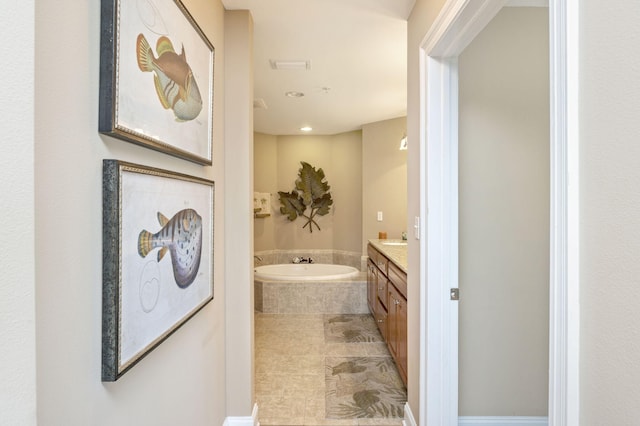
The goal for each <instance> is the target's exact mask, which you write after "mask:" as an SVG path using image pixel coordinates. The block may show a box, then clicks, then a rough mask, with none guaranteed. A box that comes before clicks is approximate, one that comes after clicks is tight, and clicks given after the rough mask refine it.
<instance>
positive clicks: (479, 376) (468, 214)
mask: <svg viewBox="0 0 640 426" xmlns="http://www.w3.org/2000/svg"><path fill="white" fill-rule="evenodd" d="M548 45H549V37H548V13H547V9H546V8H525V7H507V8H504V9H502V10H501V11H500V12H499V13H498V15H497V16H496V17H495V18H494V19H493V20H492V21H491V22H490V23H489V24H488V25H487V27H486V28H485V29H484V30H483V31H482V32H481V33H480V34H479V35H478V36H477V37H476V38H475V40H474V41H473V42H472V43H471V44H470V45H469V46H468V47H467V48H466V49H465V51H464V52H463V53H462V54H461V55H460V57H459V60H458V64H459V71H458V75H459V129H458V131H459V145H458V155H459V185H458V186H459V287H460V293H461V295H462V297H461V300H460V303H459V349H458V350H459V366H458V368H459V409H458V412H459V413H460V415H462V416H510V415H518V416H545V415H546V414H547V397H548V379H547V377H548V368H549V362H548V358H549V344H548V342H549V333H548V329H549V296H548V295H549V77H548V76H549V60H548V58H549V48H548Z"/></svg>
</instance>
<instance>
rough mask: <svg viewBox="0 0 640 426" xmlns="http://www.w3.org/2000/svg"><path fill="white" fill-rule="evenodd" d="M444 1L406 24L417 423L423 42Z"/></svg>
mask: <svg viewBox="0 0 640 426" xmlns="http://www.w3.org/2000/svg"><path fill="white" fill-rule="evenodd" d="M444 3H445V0H416V2H415V5H414V7H413V9H412V10H411V15H410V16H409V22H408V25H407V137H408V139H409V147H408V150H407V224H408V225H407V226H408V227H410V228H409V229H408V230H407V231H408V236H409V240H408V246H407V261H408V274H407V289H408V294H407V344H408V348H407V351H408V352H407V362H408V367H407V368H408V370H409V371H412V373H411V375H410V376H409V377H408V383H407V399H408V405H409V410H410V412H411V414H412V415H413V417H414V419H415V420H416V423H417V424H421V423H420V422H421V421H424V413H423V410H424V408H425V407H423V406H422V401H424V397H425V395H423V394H421V393H420V381H421V379H422V378H424V376H425V374H426V372H424V371H420V345H421V342H424V339H426V338H427V336H426V335H423V333H421V330H420V300H421V298H423V297H424V290H425V289H424V288H423V287H424V283H421V282H420V268H421V263H422V261H423V259H425V258H426V255H427V254H426V253H421V252H420V241H419V240H418V238H417V237H416V236H415V232H416V231H419V230H418V229H415V228H413V225H414V220H415V219H418V220H419V221H420V226H421V227H423V226H424V223H425V219H426V218H423V217H420V197H421V194H422V192H424V185H425V182H422V179H421V173H420V159H421V156H422V155H424V146H423V141H421V135H420V121H421V120H422V119H423V117H422V116H421V112H420V93H421V90H422V88H421V84H420V57H421V53H420V45H421V43H422V41H423V40H424V38H425V35H426V34H427V31H429V28H430V27H431V25H432V24H433V22H434V21H435V19H436V17H437V16H438V13H440V10H441V9H442V7H443V5H444ZM426 90H428V89H427V88H424V91H425V92H426ZM427 124H428V123H427ZM411 141H419V142H414V143H411ZM421 419H422V420H421Z"/></svg>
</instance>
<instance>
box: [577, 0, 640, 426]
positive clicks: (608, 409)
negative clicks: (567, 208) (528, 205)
mask: <svg viewBox="0 0 640 426" xmlns="http://www.w3.org/2000/svg"><path fill="white" fill-rule="evenodd" d="M638 16H640V2H638V1H635V0H620V1H616V2H615V3H613V2H607V1H596V0H583V1H581V2H580V29H581V31H580V49H581V51H580V169H581V170H580V180H581V183H580V215H581V223H580V251H581V261H580V264H581V266H580V297H581V300H580V302H581V306H580V317H581V350H580V385H581V388H580V391H581V395H580V396H581V401H580V409H581V419H580V424H581V425H584V426H591V425H603V424H609V425H631V424H637V423H638V419H639V418H640V404H638V401H640V363H638V360H639V359H640V345H639V344H638V342H640V310H639V309H638V307H639V306H640V285H639V283H638V277H640V262H638V259H639V258H640V244H639V243H638V242H639V241H640V220H639V219H638V218H639V217H640V192H639V191H638V188H640V168H639V167H638V164H639V163H640V144H639V143H638V141H639V140H640V120H638V117H640V78H639V73H638V70H639V69H640V55H639V54H638V46H639V45H640V28H639V27H638Z"/></svg>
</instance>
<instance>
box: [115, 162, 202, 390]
mask: <svg viewBox="0 0 640 426" xmlns="http://www.w3.org/2000/svg"><path fill="white" fill-rule="evenodd" d="M214 201H215V184H214V182H213V181H210V180H206V179H202V178H198V177H194V176H189V175H184V174H180V173H174V172H170V171H167V170H162V169H156V168H151V167H146V166H141V165H138V164H132V163H127V162H123V161H118V160H104V161H103V225H102V227H103V241H102V253H103V254H102V262H103V263H102V380H103V381H115V380H117V379H118V378H120V377H121V376H122V375H123V374H124V373H126V372H127V371H128V370H129V369H130V368H131V367H133V366H134V365H135V364H137V363H138V362H139V361H140V360H141V359H142V358H144V357H145V356H146V355H147V354H148V353H149V352H151V351H152V350H153V349H154V348H156V347H157V346H158V345H159V344H160V343H162V342H163V341H164V340H165V339H166V338H167V337H169V336H170V335H171V334H172V333H174V332H175V331H176V330H177V329H178V328H179V327H181V326H182V325H183V324H185V323H186V322H187V321H188V320H189V319H190V318H191V317H193V316H194V315H195V314H196V313H197V312H198V311H200V310H201V309H202V308H203V307H204V306H205V305H206V304H207V303H209V302H210V301H211V300H213V296H214V294H213V293H214V279H213V272H214V268H213V255H214V244H213V238H214V230H213V225H214V204H215V202H214Z"/></svg>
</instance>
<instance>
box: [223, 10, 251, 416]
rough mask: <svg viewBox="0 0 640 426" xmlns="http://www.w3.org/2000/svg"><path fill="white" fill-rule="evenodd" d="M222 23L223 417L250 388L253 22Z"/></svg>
mask: <svg viewBox="0 0 640 426" xmlns="http://www.w3.org/2000/svg"><path fill="white" fill-rule="evenodd" d="M224 25H225V34H224V36H225V51H226V52H227V54H226V57H225V67H226V70H227V71H228V72H225V76H226V79H225V93H226V96H225V115H226V120H227V123H228V125H227V126H226V127H225V138H224V140H225V155H224V164H225V167H224V170H225V181H226V182H230V187H231V188H232V190H233V192H228V193H227V194H229V197H227V199H226V200H225V212H224V214H225V222H224V227H225V231H226V230H233V231H232V232H228V233H227V234H226V235H227V237H228V238H225V240H224V241H225V246H224V252H225V253H232V255H229V256H225V257H224V260H225V262H226V264H225V269H226V270H227V271H230V274H229V275H228V277H229V278H230V281H231V282H232V283H233V285H230V286H228V287H226V289H225V302H226V306H232V307H233V308H232V309H228V310H226V321H225V324H226V345H225V349H226V357H227V364H226V374H227V377H232V378H233V379H232V380H227V381H226V395H227V396H231V395H232V396H233V397H228V398H227V415H228V416H246V415H248V414H251V410H252V408H253V404H254V392H253V382H254V380H253V377H254V363H253V353H254V345H253V338H254V334H253V312H254V304H253V288H254V285H253V194H252V192H253V191H252V188H253V20H252V18H251V14H250V13H249V12H248V11H246V10H232V11H226V12H225V17H224Z"/></svg>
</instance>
